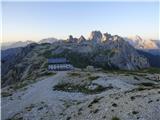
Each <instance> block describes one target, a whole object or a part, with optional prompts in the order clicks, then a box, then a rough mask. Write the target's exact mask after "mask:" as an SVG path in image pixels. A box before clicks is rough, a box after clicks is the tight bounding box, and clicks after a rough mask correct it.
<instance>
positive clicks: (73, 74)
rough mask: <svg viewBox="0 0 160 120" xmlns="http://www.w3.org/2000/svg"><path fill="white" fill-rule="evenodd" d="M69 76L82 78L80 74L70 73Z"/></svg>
mask: <svg viewBox="0 0 160 120" xmlns="http://www.w3.org/2000/svg"><path fill="white" fill-rule="evenodd" d="M68 75H69V76H70V77H80V75H81V74H80V73H76V72H72V73H68Z"/></svg>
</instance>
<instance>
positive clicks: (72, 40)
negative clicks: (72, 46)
mask: <svg viewBox="0 0 160 120" xmlns="http://www.w3.org/2000/svg"><path fill="white" fill-rule="evenodd" d="M67 40H68V42H71V43H76V42H77V41H78V39H77V38H73V36H72V35H69V38H68V39H67Z"/></svg>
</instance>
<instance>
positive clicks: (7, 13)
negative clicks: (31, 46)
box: [2, 1, 160, 42]
mask: <svg viewBox="0 0 160 120" xmlns="http://www.w3.org/2000/svg"><path fill="white" fill-rule="evenodd" d="M158 26H159V3H158V2H157V1H153V2H151V1H150V2H142V1H141V2H127V1H123V2H118V1H114V2H111V1H110V2H104V1H103V2H102V1H101V2H83V1H81V2H71V1H70V2H62V1H61V2H51V1H50V2H49V1H48V2H44V1H43V2H40V1H39V2H31V1H30V2H18V1H17V2H11V1H10V2H9V1H8V2H2V41H3V42H13V41H25V40H35V41H38V40H41V39H43V38H49V37H55V38H59V39H66V38H67V37H68V36H69V35H73V36H74V37H80V35H84V36H85V37H86V38H88V37H89V35H90V32H91V31H93V30H100V31H101V32H102V33H104V32H108V33H110V34H113V35H115V34H117V35H120V36H123V37H133V36H135V35H139V36H141V37H142V38H144V39H160V37H159V27H158Z"/></svg>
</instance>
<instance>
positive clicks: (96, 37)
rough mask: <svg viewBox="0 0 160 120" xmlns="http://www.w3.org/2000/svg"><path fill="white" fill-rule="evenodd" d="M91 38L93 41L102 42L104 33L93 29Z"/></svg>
mask: <svg viewBox="0 0 160 120" xmlns="http://www.w3.org/2000/svg"><path fill="white" fill-rule="evenodd" d="M89 39H90V40H91V41H93V43H101V42H102V33H101V32H100V31H92V32H91V35H90V38H89Z"/></svg>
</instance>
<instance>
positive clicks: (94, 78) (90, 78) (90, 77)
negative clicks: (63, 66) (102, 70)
mask: <svg viewBox="0 0 160 120" xmlns="http://www.w3.org/2000/svg"><path fill="white" fill-rule="evenodd" d="M98 78H99V76H89V77H88V80H91V81H92V80H96V79H98Z"/></svg>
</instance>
